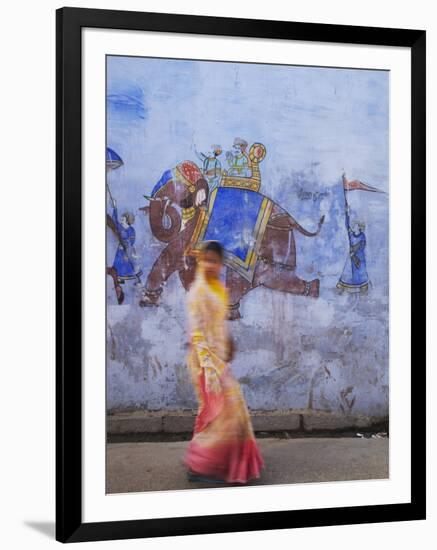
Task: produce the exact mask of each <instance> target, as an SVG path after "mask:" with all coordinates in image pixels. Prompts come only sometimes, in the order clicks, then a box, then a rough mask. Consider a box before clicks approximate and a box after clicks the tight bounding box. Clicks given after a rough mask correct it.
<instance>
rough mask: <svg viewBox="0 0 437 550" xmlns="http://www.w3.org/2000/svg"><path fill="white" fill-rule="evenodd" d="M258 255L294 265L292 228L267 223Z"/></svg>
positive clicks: (269, 259)
mask: <svg viewBox="0 0 437 550" xmlns="http://www.w3.org/2000/svg"><path fill="white" fill-rule="evenodd" d="M259 256H260V257H261V258H265V259H266V260H268V261H275V262H279V263H282V264H284V265H287V266H289V267H290V268H292V269H294V268H295V267H296V243H295V241H294V234H293V230H292V229H290V230H285V229H283V228H281V227H274V226H271V225H269V224H268V225H267V227H266V230H265V233H264V237H263V240H262V243H261V247H260V250H259Z"/></svg>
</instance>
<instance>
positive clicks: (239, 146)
mask: <svg viewBox="0 0 437 550" xmlns="http://www.w3.org/2000/svg"><path fill="white" fill-rule="evenodd" d="M247 146H248V143H247V141H245V140H244V139H241V138H235V139H234V145H233V151H228V152H227V153H226V160H227V161H228V164H229V171H228V175H229V176H240V177H243V178H250V177H251V175H252V170H251V169H250V161H249V155H248V154H247V153H246V149H247Z"/></svg>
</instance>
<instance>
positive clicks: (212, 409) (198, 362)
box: [183, 241, 264, 483]
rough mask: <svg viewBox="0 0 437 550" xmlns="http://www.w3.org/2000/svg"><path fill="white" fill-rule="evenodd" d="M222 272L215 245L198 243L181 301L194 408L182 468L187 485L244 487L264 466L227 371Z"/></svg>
mask: <svg viewBox="0 0 437 550" xmlns="http://www.w3.org/2000/svg"><path fill="white" fill-rule="evenodd" d="M222 267H223V248H222V246H221V244H220V243H219V242H217V241H208V242H206V243H204V246H203V249H202V251H201V254H200V257H199V260H198V263H197V267H196V277H195V280H194V282H193V284H192V286H191V288H190V290H189V292H188V298H187V308H188V317H189V330H190V351H189V354H188V369H189V372H190V374H191V378H192V382H193V385H194V388H195V391H196V395H197V399H198V403H199V408H198V413H197V417H196V421H195V425H194V434H193V437H192V439H191V441H190V443H189V446H188V449H187V451H186V454H185V456H184V458H183V462H184V464H185V466H186V467H187V468H188V479H189V480H190V481H207V482H208V481H210V482H230V483H246V482H247V481H248V480H249V479H251V478H258V477H260V470H261V468H263V467H264V460H263V458H262V456H261V453H260V450H259V448H258V445H257V442H256V439H255V435H254V432H253V428H252V423H251V420H250V416H249V411H248V409H247V406H246V403H245V401H244V397H243V394H242V392H241V390H240V385H239V383H238V381H237V380H236V378H235V377H234V376H233V374H232V372H231V369H230V366H229V362H230V361H231V360H232V357H233V353H234V345H233V341H232V339H231V337H230V334H229V333H228V328H227V323H226V319H227V313H228V294H227V290H226V287H225V286H224V284H223V283H222V282H221V281H220V271H221V269H222Z"/></svg>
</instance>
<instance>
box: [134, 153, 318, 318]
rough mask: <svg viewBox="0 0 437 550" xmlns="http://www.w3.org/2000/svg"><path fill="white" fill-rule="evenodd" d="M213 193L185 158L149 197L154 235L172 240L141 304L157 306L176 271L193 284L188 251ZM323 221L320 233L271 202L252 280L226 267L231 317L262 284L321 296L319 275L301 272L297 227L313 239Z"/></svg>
mask: <svg viewBox="0 0 437 550" xmlns="http://www.w3.org/2000/svg"><path fill="white" fill-rule="evenodd" d="M181 176H182V177H181ZM208 195H209V190H208V183H207V182H206V180H205V179H204V177H203V174H202V173H201V171H200V169H199V168H198V167H197V166H196V165H195V164H194V163H193V162H191V161H184V162H183V163H180V164H179V165H178V166H177V167H176V170H173V171H167V172H166V173H164V175H163V177H162V178H161V180H160V181H159V182H158V183H157V184H156V185H155V187H154V189H153V191H152V194H151V197H148V199H149V201H150V203H149V205H148V206H145V207H143V208H141V209H140V210H143V211H144V212H145V214H146V215H149V216H150V227H151V230H152V233H153V235H154V236H155V237H156V238H157V239H159V240H161V241H163V242H166V243H167V245H166V247H165V248H164V249H163V250H162V252H161V254H160V255H159V257H158V258H157V260H156V261H155V263H154V265H153V266H152V269H151V270H150V273H149V275H148V277H147V282H146V286H145V291H144V294H143V297H142V299H141V300H140V305H141V306H156V305H158V303H159V298H160V296H161V294H162V291H163V287H164V285H165V283H166V281H167V280H168V278H169V277H170V275H172V273H174V272H176V271H177V272H178V274H179V277H180V280H181V282H182V285H183V286H184V288H185V289H188V288H189V286H190V284H191V282H192V281H193V279H194V271H195V258H194V257H191V256H189V255H186V254H185V252H186V250H187V248H188V247H189V245H190V243H191V242H192V241H193V237H195V231H196V229H198V222H199V219H200V217H201V216H202V212H204V211H205V210H206V208H207V205H208ZM271 202H272V201H271ZM322 224H323V217H322V218H321V219H320V221H319V224H318V228H317V230H316V231H315V232H310V231H307V230H306V229H304V228H303V227H301V225H300V224H299V223H298V222H297V221H296V220H295V219H294V218H293V217H292V216H291V215H290V214H289V213H288V212H286V211H285V210H284V209H283V208H281V207H280V206H279V205H277V204H276V203H274V202H272V208H271V211H270V214H269V217H268V220H267V224H266V226H265V230H264V233H263V237H262V240H261V242H260V244H259V247H258V249H257V251H258V252H257V258H256V263H255V267H254V272H253V277H252V279H251V280H250V281H248V280H247V279H246V278H244V277H243V276H241V274H240V273H238V272H237V271H236V270H234V269H232V268H229V266H228V269H227V270H226V284H227V287H228V290H229V296H230V301H231V307H230V315H229V318H230V319H238V318H240V311H239V307H240V300H241V298H242V297H243V296H244V295H245V294H246V293H247V292H248V291H249V290H251V289H253V288H256V287H258V286H260V285H262V286H265V287H267V288H271V289H274V290H280V291H283V292H289V293H291V294H297V295H305V296H312V297H318V295H319V279H313V280H312V281H305V280H303V279H300V278H299V277H298V276H297V275H296V246H295V241H294V231H295V230H296V231H298V232H300V233H301V234H303V235H306V236H308V237H314V236H315V235H317V234H318V233H319V231H320V229H321V226H322Z"/></svg>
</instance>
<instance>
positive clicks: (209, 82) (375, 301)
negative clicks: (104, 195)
mask: <svg viewBox="0 0 437 550" xmlns="http://www.w3.org/2000/svg"><path fill="white" fill-rule="evenodd" d="M107 69H108V70H107V145H108V146H109V147H111V148H112V149H114V150H115V151H116V152H117V153H118V154H119V155H120V156H121V157H122V159H123V161H124V165H123V166H122V167H121V168H119V169H117V170H114V171H112V172H110V173H108V183H109V185H110V188H111V191H112V194H113V195H114V197H115V198H116V199H117V204H118V207H119V210H120V211H121V210H130V211H132V212H134V213H135V215H136V221H135V224H134V227H135V230H136V233H137V252H138V254H139V256H140V262H141V265H142V268H143V271H144V273H146V274H147V273H148V271H149V269H150V267H151V265H152V264H153V262H154V261H155V259H156V258H157V256H158V255H159V253H160V251H161V250H162V248H163V246H164V245H163V244H162V243H160V242H158V241H157V240H156V239H155V238H154V237H153V236H152V234H151V231H150V226H149V220H148V218H147V217H146V216H144V215H143V213H141V212H140V211H139V210H138V208H139V207H140V206H144V205H145V204H146V203H145V201H144V199H143V194H150V192H151V190H152V188H153V186H154V184H155V183H156V182H157V181H158V180H159V178H160V177H161V175H162V173H163V171H164V170H166V169H168V168H172V167H173V166H175V165H176V164H177V163H178V162H180V161H181V160H184V159H191V160H193V161H196V160H197V159H196V156H195V150H194V149H195V148H197V150H198V151H203V152H205V153H207V152H209V151H210V150H211V145H212V144H215V143H218V144H220V145H221V146H222V147H223V149H224V151H226V150H228V149H230V148H231V147H232V143H233V140H234V138H235V137H237V136H238V137H242V138H244V139H245V140H246V141H248V142H249V145H250V144H251V143H253V142H257V141H258V142H262V143H263V144H265V146H266V148H267V155H266V158H265V159H264V161H263V162H262V163H261V164H260V169H261V175H262V184H261V191H262V192H263V193H265V194H266V195H268V196H269V197H271V198H272V199H274V200H275V201H276V202H277V203H279V204H280V205H281V206H283V207H284V208H285V209H286V210H288V211H289V212H290V213H291V214H292V215H293V216H294V217H295V218H296V219H297V220H298V221H299V222H300V223H301V224H302V225H303V226H304V227H306V228H308V229H314V228H315V226H316V223H317V220H318V219H319V217H320V216H321V215H322V214H323V215H325V224H324V226H323V229H322V232H321V234H320V235H319V236H318V237H316V238H314V239H309V238H307V237H304V236H302V235H299V234H297V235H296V248H297V265H298V267H297V274H298V275H300V276H301V277H302V278H304V279H312V278H314V277H319V278H320V281H321V287H320V297H319V298H318V299H309V298H306V297H300V296H291V295H287V294H284V293H279V292H275V291H270V290H266V289H262V288H259V289H256V290H254V291H252V292H250V293H249V294H248V295H247V296H246V297H245V298H244V299H243V301H242V305H241V312H242V315H243V318H242V319H241V320H239V321H235V322H234V323H233V324H232V328H233V330H234V331H235V338H236V340H237V344H238V349H239V353H238V355H237V357H236V359H235V362H234V363H233V369H234V372H235V374H236V375H237V377H238V378H239V379H240V381H241V383H242V389H243V391H244V393H245V396H246V398H247V400H248V404H249V406H250V407H252V408H257V409H276V408H313V409H322V410H335V411H339V410H342V411H344V412H345V413H349V412H352V413H359V412H361V413H365V414H372V415H384V414H387V413H388V304H389V289H388V258H389V256H388V245H389V235H388V219H389V218H388V216H389V210H388V197H389V195H388V191H389V188H388V185H389V138H388V131H389V112H388V88H389V74H388V73H387V72H383V71H371V70H368V71H367V70H351V69H331V68H329V69H328V68H309V67H291V66H270V65H256V64H235V63H221V62H196V61H180V60H159V59H147V58H123V57H109V58H108V67H107ZM220 158H221V162H222V165H224V166H225V165H226V161H225V156H224V154H223V155H222V156H221V157H220ZM199 164H200V163H199ZM343 171H345V172H346V174H347V176H348V177H349V178H350V179H354V178H358V179H360V180H362V181H364V182H367V183H369V184H371V185H373V186H375V187H378V188H379V189H381V190H383V191H385V192H387V194H386V195H384V194H373V193H367V192H364V191H354V192H351V193H349V195H350V204H351V209H352V215H353V217H356V218H359V219H360V220H362V221H364V222H365V223H366V237H367V248H366V259H367V271H368V273H369V277H370V280H371V283H372V285H371V289H370V291H369V293H368V295H367V296H365V297H362V298H360V299H359V300H358V299H356V297H354V296H351V295H348V294H344V295H339V294H338V292H337V291H336V289H335V285H336V283H337V281H338V278H339V276H340V274H341V272H342V270H343V267H344V264H345V261H346V260H347V257H348V239H347V233H346V230H345V226H344V198H343V190H342V183H341V174H342V172H343ZM108 211H110V203H109V201H108ZM116 245H117V243H116V240H115V238H114V235H113V234H112V232H110V231H109V230H108V240H107V253H108V264H109V265H110V264H111V262H112V259H113V256H114V255H115V249H116ZM124 286H125V289H124V290H125V292H126V300H125V302H124V304H123V305H122V306H119V305H117V304H116V299H115V295H114V290H113V287H112V284H111V281H110V280H109V278H108V285H107V301H108V348H107V349H108V361H107V368H108V407H109V408H130V407H139V408H149V409H180V408H187V407H193V406H195V400H194V393H193V391H192V388H191V386H190V381H189V377H188V373H187V372H186V368H185V363H184V355H185V352H186V350H185V347H184V343H185V341H186V333H185V327H186V323H185V310H184V297H185V292H184V290H183V288H182V287H181V284H180V282H179V280H178V278H177V276H176V275H175V276H173V277H172V278H171V279H170V280H169V282H168V285H167V286H166V289H165V292H164V295H163V301H162V305H161V306H160V307H159V308H153V309H141V308H139V307H138V305H137V298H138V296H137V295H136V290H135V289H134V287H133V285H132V284H130V283H126V285H124Z"/></svg>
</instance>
